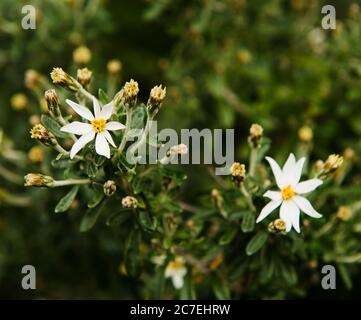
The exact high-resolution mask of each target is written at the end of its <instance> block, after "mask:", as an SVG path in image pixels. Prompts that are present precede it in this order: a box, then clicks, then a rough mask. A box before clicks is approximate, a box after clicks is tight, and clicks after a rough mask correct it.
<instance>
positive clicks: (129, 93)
mask: <svg viewBox="0 0 361 320" xmlns="http://www.w3.org/2000/svg"><path fill="white" fill-rule="evenodd" d="M138 92H139V87H138V82H136V81H134V80H133V79H130V81H129V82H126V83H125V85H124V87H123V96H122V97H123V99H124V102H125V103H126V104H128V105H129V106H134V105H135V103H136V101H137V95H138Z"/></svg>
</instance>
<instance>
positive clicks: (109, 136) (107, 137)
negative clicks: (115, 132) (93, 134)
mask: <svg viewBox="0 0 361 320" xmlns="http://www.w3.org/2000/svg"><path fill="white" fill-rule="evenodd" d="M103 134H104V137H105V139H107V141H108V142H109V143H110V144H111V145H112V146H113V147H114V148H115V147H116V145H115V143H114V140H113V138H112V136H111V135H110V133H109V132H108V131H107V130H105V131H103Z"/></svg>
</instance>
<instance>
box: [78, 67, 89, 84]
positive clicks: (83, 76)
mask: <svg viewBox="0 0 361 320" xmlns="http://www.w3.org/2000/svg"><path fill="white" fill-rule="evenodd" d="M92 74H93V73H92V72H91V71H90V70H89V69H88V68H82V69H78V70H77V80H78V81H79V82H80V84H81V85H82V86H83V87H86V86H87V85H88V84H89V83H90V81H91V79H92Z"/></svg>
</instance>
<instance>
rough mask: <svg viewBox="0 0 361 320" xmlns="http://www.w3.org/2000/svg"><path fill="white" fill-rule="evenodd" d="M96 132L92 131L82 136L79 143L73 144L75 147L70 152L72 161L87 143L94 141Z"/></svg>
mask: <svg viewBox="0 0 361 320" xmlns="http://www.w3.org/2000/svg"><path fill="white" fill-rule="evenodd" d="M94 136H95V132H94V131H90V132H88V133H86V134H84V135H82V136H81V137H80V138H79V140H78V141H77V142H75V143H74V144H73V147H72V148H71V150H70V159H73V158H74V156H75V155H76V154H77V153H78V152H79V150H80V149H82V148H83V147H84V146H85V145H86V144H87V143H89V142H90V141H92V140H93V139H94Z"/></svg>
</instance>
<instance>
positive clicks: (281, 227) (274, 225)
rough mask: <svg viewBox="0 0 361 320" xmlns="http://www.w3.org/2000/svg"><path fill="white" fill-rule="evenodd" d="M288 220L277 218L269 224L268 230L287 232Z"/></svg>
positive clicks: (271, 231)
mask: <svg viewBox="0 0 361 320" xmlns="http://www.w3.org/2000/svg"><path fill="white" fill-rule="evenodd" d="M285 231H286V222H285V221H284V220H282V219H276V220H274V221H272V222H271V223H270V224H269V225H268V232H270V233H282V234H285Z"/></svg>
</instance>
